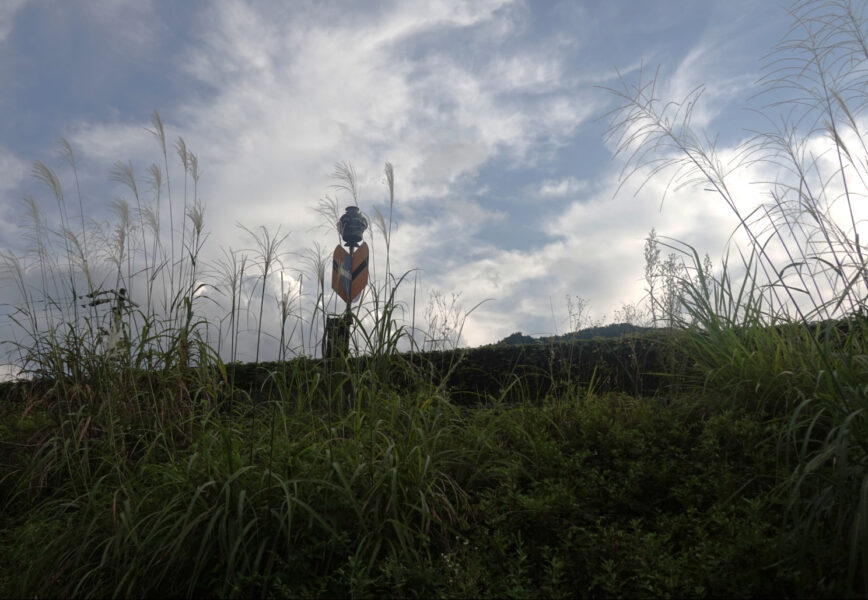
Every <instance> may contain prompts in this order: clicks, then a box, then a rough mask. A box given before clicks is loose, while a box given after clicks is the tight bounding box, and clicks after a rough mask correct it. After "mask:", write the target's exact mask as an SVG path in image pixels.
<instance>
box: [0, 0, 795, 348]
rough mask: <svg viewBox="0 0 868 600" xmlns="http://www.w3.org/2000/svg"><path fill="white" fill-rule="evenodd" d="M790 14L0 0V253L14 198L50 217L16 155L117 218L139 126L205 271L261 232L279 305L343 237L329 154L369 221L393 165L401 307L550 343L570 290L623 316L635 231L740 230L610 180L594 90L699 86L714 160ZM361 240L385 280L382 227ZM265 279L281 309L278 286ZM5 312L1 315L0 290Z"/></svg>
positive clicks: (71, 197) (693, 201)
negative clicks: (328, 206) (316, 253)
mask: <svg viewBox="0 0 868 600" xmlns="http://www.w3.org/2000/svg"><path fill="white" fill-rule="evenodd" d="M791 23H792V19H791V17H790V15H789V14H788V11H787V4H786V3H782V2H776V1H762V2H757V1H756V0H728V1H727V2H697V1H694V0H658V1H654V2H649V1H647V0H636V1H631V0H623V1H622V0H617V1H610V2H597V1H585V2H578V1H577V2H554V1H552V2H546V1H533V2H530V1H509V0H492V1H486V0H479V1H475V2H463V1H457V0H456V1H431V0H425V1H422V2H409V1H400V2H373V1H369V2H368V1H366V2H320V1H315V2H314V1H311V2H305V1H268V0H262V1H252V2H243V1H239V0H232V1H223V0H214V1H208V2H205V1H201V2H200V1H194V0H191V1H185V2H176V1H174V0H130V1H127V0H75V1H68V2H57V1H47V0H0V114H2V115H3V117H2V119H0V250H2V251H3V252H5V253H13V254H15V255H16V256H25V255H27V253H28V252H30V253H31V254H32V250H33V247H32V246H33V244H32V243H31V242H32V240H30V241H28V240H29V238H28V237H27V235H25V233H24V232H25V231H26V230H27V223H28V221H27V210H26V208H25V204H24V203H23V200H22V199H23V198H25V197H26V196H32V197H33V198H34V199H35V200H36V201H37V202H38V203H39V206H40V207H41V208H42V210H43V211H44V213H45V215H46V219H47V220H48V221H49V222H52V219H54V221H53V222H55V223H56V222H57V219H58V216H57V208H56V202H55V200H54V197H53V196H52V195H51V193H50V192H49V190H48V189H47V188H46V186H45V185H44V184H43V183H42V182H40V181H39V180H38V179H36V178H34V177H33V176H32V173H31V171H32V165H33V164H34V162H35V161H42V162H44V163H45V164H46V165H48V166H49V167H51V168H52V169H55V170H56V173H57V174H58V176H59V178H60V180H61V181H62V184H63V186H64V189H65V190H66V198H67V202H68V203H69V207H70V208H69V209H68V211H69V214H70V215H71V216H72V215H74V217H71V218H78V212H79V209H78V206H79V205H78V201H77V200H76V199H75V198H76V195H75V193H74V192H75V189H76V188H75V182H74V179H73V176H72V175H73V174H72V173H71V170H70V169H69V168H68V165H67V164H66V163H65V162H64V161H63V160H62V158H61V157H59V156H58V154H57V152H56V150H57V141H58V139H60V138H64V139H65V140H68V142H69V144H70V145H71V147H72V148H73V149H74V151H75V156H76V160H77V169H78V173H77V174H78V177H79V185H80V189H81V199H82V200H81V206H82V208H83V212H84V213H85V215H86V217H87V219H88V221H89V222H92V223H100V222H106V221H110V220H111V219H112V218H113V217H112V215H113V213H112V203H113V202H114V201H115V200H116V199H118V198H122V197H125V198H127V199H129V197H130V192H129V190H128V189H126V188H124V187H123V186H122V185H120V184H119V183H118V182H117V181H114V180H112V178H111V177H110V173H111V172H112V169H113V168H115V166H116V163H117V162H118V161H123V162H127V161H130V163H131V164H132V166H133V168H134V170H135V171H134V173H135V177H136V178H137V181H138V182H139V184H140V186H141V189H142V190H146V189H148V186H147V184H146V183H145V182H146V181H147V179H148V178H147V173H148V168H149V167H150V165H151V164H153V163H159V164H160V165H162V162H163V158H162V155H161V153H160V149H159V147H158V144H157V143H156V140H155V138H154V136H153V135H151V134H149V133H148V131H147V129H151V128H152V127H153V125H152V114H153V111H154V110H157V111H158V112H159V115H160V117H161V118H162V121H163V123H164V126H165V131H166V135H167V138H168V144H169V145H170V148H169V152H170V155H169V160H170V163H171V164H170V170H169V175H170V185H171V186H172V188H173V189H172V193H173V194H174V197H175V201H176V202H178V201H179V200H178V199H179V198H180V197H181V196H182V194H183V181H184V172H183V170H182V168H181V167H180V166H179V164H178V163H179V161H178V160H177V157H176V156H175V155H174V152H173V150H172V147H173V146H174V144H175V140H176V139H177V138H178V137H181V138H183V140H184V142H185V143H186V146H187V147H188V148H189V149H190V150H191V151H193V152H194V153H195V154H196V156H197V157H198V162H199V168H200V171H201V177H200V180H199V183H198V195H199V197H200V198H201V200H202V203H203V205H204V207H205V212H204V215H205V216H204V230H205V231H206V232H207V233H208V237H207V240H206V243H205V245H204V247H203V249H202V253H201V262H202V263H203V264H207V263H209V261H211V262H213V261H215V260H217V259H218V258H220V257H221V256H225V255H226V254H225V253H226V251H227V250H228V249H233V250H236V251H239V252H240V251H243V250H245V249H248V250H249V249H251V248H253V247H254V245H255V244H254V242H253V241H252V239H251V237H250V235H249V234H248V233H246V232H245V231H244V229H243V228H241V227H239V225H242V226H244V227H246V228H247V229H249V230H253V231H261V230H258V229H257V228H259V227H261V226H264V227H266V228H267V229H268V230H269V231H270V232H272V233H274V232H277V231H278V227H279V232H280V235H283V234H289V235H288V237H287V238H286V240H285V243H284V245H283V246H282V250H283V251H284V252H285V254H284V255H282V262H281V265H280V267H279V269H278V270H280V271H281V272H283V273H284V274H285V278H284V289H285V290H294V293H296V294H300V299H299V302H300V305H302V306H303V305H304V303H310V302H311V301H312V298H313V295H314V292H313V290H312V287H311V286H310V284H309V283H307V282H309V281H311V279H312V277H313V275H311V274H310V273H309V272H308V274H307V275H305V276H304V277H302V279H301V282H300V283H299V274H300V273H302V272H304V269H305V263H304V261H303V260H302V259H301V258H300V255H301V254H302V253H303V252H305V251H306V250H308V251H309V250H310V249H311V248H314V247H315V246H314V245H315V244H320V245H321V247H322V248H323V249H324V252H325V253H326V254H330V252H331V249H332V248H333V246H334V244H336V243H337V241H338V239H337V234H336V231H335V230H334V228H331V229H329V228H328V227H327V226H326V227H324V226H323V216H322V215H321V214H320V213H318V212H317V210H316V209H317V206H318V202H319V201H320V200H321V199H323V198H325V197H326V196H330V197H337V199H338V202H339V206H340V209H341V211H342V210H343V208H344V207H345V206H347V205H349V204H351V203H352V199H351V198H350V196H349V195H348V194H347V193H346V192H345V191H343V190H340V189H337V188H334V187H332V186H333V185H334V184H335V183H336V180H335V179H334V178H333V173H334V171H335V165H336V163H340V162H344V163H348V164H350V165H352V167H353V169H354V170H355V172H356V174H357V183H358V189H359V198H358V202H359V206H360V208H361V209H362V211H363V212H365V213H366V214H368V215H373V214H374V211H375V209H378V210H380V211H381V212H382V213H383V214H385V215H388V213H389V196H388V190H387V188H386V186H385V185H384V183H383V180H384V174H383V173H384V171H383V169H384V164H385V163H386V162H389V163H391V164H392V165H393V166H394V174H395V196H394V205H393V207H392V215H393V227H392V239H391V244H390V248H389V255H390V267H391V270H392V272H393V273H396V274H398V275H399V276H400V275H401V274H403V273H408V274H407V277H406V278H405V279H404V282H403V283H402V284H401V292H400V293H401V297H402V298H403V299H404V300H405V301H406V302H407V303H408V306H409V305H411V304H412V297H413V295H414V292H415V297H416V300H415V305H416V317H415V319H414V323H415V325H416V327H417V328H420V329H424V328H425V327H426V324H425V316H426V311H425V307H426V303H427V302H429V301H430V298H431V297H432V296H431V294H432V293H439V294H440V297H441V298H443V299H444V300H445V301H446V304H447V305H451V299H452V298H453V295H456V296H455V297H456V298H457V300H456V302H455V304H454V306H455V308H459V307H460V310H461V311H468V310H470V309H471V308H473V307H475V306H476V307H477V308H476V309H475V310H473V311H472V312H471V313H470V314H469V315H468V317H467V319H466V321H465V322H464V326H463V330H462V343H463V344H466V345H469V346H478V345H481V344H487V343H492V342H496V341H498V340H499V339H502V338H504V337H506V336H507V335H509V334H511V333H513V332H517V331H521V332H523V333H525V334H529V335H534V336H540V335H550V334H554V333H563V332H564V331H565V330H566V329H568V327H569V314H568V305H567V301H566V297H567V295H570V296H571V297H576V296H578V297H581V298H583V299H585V300H586V301H587V302H588V305H589V307H590V308H589V310H590V315H589V316H590V318H591V319H592V320H595V321H600V322H611V321H612V320H613V319H615V318H616V317H617V315H616V311H619V310H620V309H621V308H622V306H623V304H625V303H628V304H629V303H640V306H641V301H642V298H643V296H644V291H643V290H644V287H645V281H644V261H643V246H644V243H645V238H646V237H647V235H648V233H649V231H650V230H651V229H652V228H654V229H655V230H656V231H657V233H658V234H659V235H665V236H671V237H673V238H676V239H679V240H683V241H685V242H688V243H690V244H692V245H693V246H695V247H696V249H697V250H698V251H699V252H700V253H701V254H704V253H706V252H707V253H709V254H710V255H711V256H712V257H715V258H717V257H719V256H720V255H721V252H722V251H723V249H724V246H725V244H726V241H727V238H728V236H729V235H730V233H731V232H732V230H733V228H734V226H735V224H736V223H735V221H734V220H733V218H732V216H731V215H730V213H729V212H728V210H727V209H726V207H725V206H723V205H722V203H721V202H720V200H719V199H718V198H717V197H715V196H714V195H713V194H709V193H707V192H705V191H703V189H702V187H701V186H700V187H699V188H690V187H687V188H682V189H679V190H676V191H670V192H669V194H668V195H667V196H666V200H665V202H662V203H661V201H662V199H663V191H664V189H665V188H666V179H665V178H655V179H652V180H650V181H649V182H648V183H647V184H646V185H645V186H642V187H641V189H639V188H640V184H641V183H642V177H641V174H640V176H639V177H638V178H634V179H631V180H629V181H627V182H626V183H624V184H623V185H621V183H622V182H621V180H620V179H619V175H620V173H621V171H622V169H623V167H624V158H623V156H622V155H616V150H617V145H616V143H615V142H614V141H613V140H611V139H607V137H606V132H607V129H608V127H609V125H610V117H611V111H612V110H613V109H614V108H615V107H616V106H617V105H618V103H619V100H618V98H617V97H616V95H615V94H613V93H612V91H611V89H619V88H622V87H623V85H624V84H627V85H632V84H634V83H635V82H636V80H637V78H638V77H640V73H644V77H645V78H646V80H647V78H648V77H650V76H651V75H653V74H654V73H655V72H656V73H657V75H656V77H657V93H658V95H659V96H660V97H661V98H663V99H671V100H679V99H681V98H683V97H685V95H687V94H688V93H690V92H691V91H692V90H694V89H695V88H696V87H697V86H701V85H704V86H705V87H704V90H703V93H702V96H701V100H700V103H699V104H698V105H697V107H696V108H695V113H694V120H693V122H694V125H695V126H696V127H697V128H698V130H699V131H701V132H704V133H706V134H708V135H709V137H710V138H711V139H716V140H717V145H718V148H719V149H720V150H721V152H722V154H726V153H727V152H728V151H729V149H731V148H734V147H735V146H736V145H737V144H738V143H739V142H741V141H743V140H744V139H746V138H747V137H748V136H749V135H750V133H749V130H751V129H752V128H755V127H758V126H759V125H758V123H759V122H760V121H759V117H758V116H757V114H756V113H755V112H752V111H751V109H752V108H757V107H762V106H763V100H758V99H757V98H756V96H755V95H756V93H757V92H758V91H759V90H760V85H759V84H758V81H759V80H760V79H761V78H762V76H763V73H764V71H763V69H764V64H766V63H767V61H764V60H763V57H764V56H766V55H767V54H768V53H769V51H770V50H771V49H772V47H773V45H774V44H775V43H776V42H777V41H778V40H779V39H780V38H781V37H782V36H783V35H784V34H785V33H786V31H787V29H788V28H789V27H790V25H791ZM164 179H165V178H164ZM741 183H743V184H744V185H745V186H747V185H748V184H749V182H746V181H745V182H741ZM163 186H166V182H165V180H164V182H163ZM745 189H748V188H745ZM142 193H143V196H144V197H148V198H150V197H151V196H152V195H153V194H152V192H151V191H148V192H145V191H143V192H142ZM161 193H162V194H163V196H164V197H165V195H166V194H167V193H168V189H167V188H165V189H162V191H161ZM748 193H749V192H748ZM149 194H150V195H149ZM162 207H163V208H162V211H163V212H165V210H166V202H165V200H164V201H163V205H162ZM161 218H165V214H163V215H162V216H161ZM369 233H371V235H370V236H369V237H368V238H367V239H368V243H369V244H371V245H372V247H373V254H374V265H373V267H374V268H373V271H372V273H371V275H372V281H373V283H374V284H375V285H382V284H383V281H384V271H385V266H384V254H385V249H384V243H383V236H382V235H381V234H380V233H379V232H378V231H376V228H374V227H373V226H372V227H371V228H370V232H369ZM249 251H250V252H251V256H252V253H253V251H252V250H249ZM206 271H207V270H203V273H205V272H206ZM329 271H330V268H329ZM251 272H252V271H251ZM34 277H35V275H34ZM203 277H204V275H203ZM305 277H307V279H306V280H305ZM329 278H330V272H328V273H327V279H329ZM293 282H294V283H293ZM214 285H215V286H216V284H214ZM251 285H252V284H251ZM327 285H328V281H327ZM293 286H295V287H293ZM305 286H307V287H305ZM213 289H214V293H212V294H210V296H212V297H216V296H217V295H218V291H219V290H217V289H216V287H215V288H213ZM251 289H253V288H251ZM266 289H267V292H268V294H267V303H268V304H269V305H275V304H276V298H277V297H279V295H280V281H279V279H277V278H274V279H271V280H270V282H269V284H268V287H267V288H266ZM206 291H207V288H206ZM0 296H2V298H0V300H2V301H3V305H4V307H5V314H4V311H2V310H0V319H2V318H3V317H4V316H5V318H7V319H8V318H9V316H10V315H14V304H15V299H14V293H13V286H8V285H7V286H4V288H3V289H2V291H0ZM251 298H257V296H255V295H254V296H251ZM480 302H482V304H479V303H480ZM330 303H331V304H330V307H331V308H333V309H335V310H340V309H341V307H342V303H341V302H339V301H338V300H337V299H336V298H335V297H334V296H332V297H330ZM477 305H478V306H477ZM430 306H431V307H432V308H434V309H435V310H434V312H436V308H437V307H436V305H434V304H431V305H430ZM308 313H309V309H308ZM429 313H430V311H429ZM441 313H442V307H441ZM302 314H305V313H304V310H303V311H302ZM405 314H408V313H405ZM407 320H408V321H409V320H411V318H410V317H407ZM266 321H271V322H275V319H274V318H271V317H269V318H268V319H266ZM266 326H268V324H267V323H266ZM0 331H3V329H0ZM5 331H6V332H7V334H6V335H7V336H8V335H10V334H9V333H8V332H9V331H11V330H10V329H9V328H8V327H7V329H6V330H5ZM272 334H274V331H273V330H272ZM273 337H276V334H274V336H273ZM273 337H272V338H271V339H273ZM245 339H247V340H248V341H247V342H245V343H246V344H247V347H248V348H250V347H252V346H250V344H252V343H253V337H252V336H247V338H245Z"/></svg>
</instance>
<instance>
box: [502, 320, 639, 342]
mask: <svg viewBox="0 0 868 600" xmlns="http://www.w3.org/2000/svg"><path fill="white" fill-rule="evenodd" d="M651 329H653V327H639V326H638V325H630V324H629V323H610V324H609V325H599V326H596V327H588V328H586V329H580V330H579V331H572V332H570V333H565V334H563V335H549V336H543V337H538V338H535V337H532V336H529V335H524V334H523V333H522V332H520V331H517V332H515V333H513V334H511V335H508V336H506V337H505V338H503V339H502V340H500V341H499V342H497V343H496V344H495V345H501V344H504V345H507V346H520V345H523V344H550V343H553V342H572V341H576V340H591V339H594V338H602V339H612V338H619V337H623V336H625V335H629V334H634V333H644V332H646V331H649V330H651Z"/></svg>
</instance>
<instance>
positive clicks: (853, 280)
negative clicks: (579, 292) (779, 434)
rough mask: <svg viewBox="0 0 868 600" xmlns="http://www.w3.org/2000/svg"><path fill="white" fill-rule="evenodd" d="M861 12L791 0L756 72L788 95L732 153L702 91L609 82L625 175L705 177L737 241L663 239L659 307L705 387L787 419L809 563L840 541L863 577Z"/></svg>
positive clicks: (865, 430) (865, 286)
mask: <svg viewBox="0 0 868 600" xmlns="http://www.w3.org/2000/svg"><path fill="white" fill-rule="evenodd" d="M863 9H864V7H863V5H861V4H854V3H852V2H847V1H843V0H842V1H840V2H839V1H832V2H819V3H818V2H802V3H797V4H796V5H795V7H794V8H793V9H792V11H791V13H792V17H793V26H792V28H791V30H790V31H789V33H788V34H787V36H786V37H785V38H784V39H783V40H782V41H781V42H780V43H779V44H778V45H777V46H776V47H775V49H774V51H773V52H772V53H771V54H770V55H769V57H768V60H767V63H766V64H767V75H766V76H765V77H764V79H763V82H762V83H763V84H764V85H765V86H766V89H768V90H769V91H771V92H773V93H775V94H776V96H777V97H779V96H780V95H787V99H785V100H778V101H776V102H775V103H773V104H771V105H769V106H768V107H767V110H768V111H769V115H770V116H769V122H770V123H771V124H772V125H773V128H772V130H771V131H769V132H768V133H762V134H759V135H757V136H755V137H753V138H752V139H750V140H748V141H747V142H746V143H745V144H743V145H742V146H741V147H740V148H739V149H738V150H737V151H736V152H735V153H733V155H734V157H735V158H734V159H733V160H732V161H731V162H729V163H726V162H725V161H724V160H723V158H722V157H721V156H720V155H719V154H718V153H717V151H716V149H715V146H714V144H713V143H711V142H707V141H705V139H706V138H703V136H702V135H701V132H698V131H697V130H696V128H695V127H694V126H693V124H692V122H691V117H692V114H693V111H694V110H695V107H696V105H697V102H698V101H699V99H700V96H701V93H702V88H697V89H696V90H694V91H693V92H692V93H691V94H690V95H688V96H687V97H686V98H684V99H683V100H681V101H678V102H665V101H662V100H661V99H660V98H659V97H658V91H657V90H658V85H657V83H658V81H657V80H658V78H657V76H656V75H655V76H654V77H652V78H651V79H650V80H649V79H645V78H644V76H642V75H640V78H639V80H638V81H637V82H635V83H632V84H631V83H628V82H626V81H624V82H622V83H623V87H622V88H621V89H617V90H612V91H613V93H614V94H615V95H616V96H617V97H618V98H619V99H621V100H622V101H623V104H622V105H621V106H620V107H619V108H618V109H617V110H616V111H614V112H613V118H612V122H611V128H610V136H611V138H612V139H614V140H615V141H616V142H617V144H618V148H619V153H621V154H623V155H624V156H625V163H624V164H625V167H624V171H623V176H624V177H625V178H627V177H630V176H632V175H636V174H641V175H643V176H644V177H648V178H655V177H659V176H667V175H668V177H669V182H668V185H667V189H671V188H678V187H682V186H693V185H697V186H701V187H703V188H705V189H706V190H708V191H711V192H713V193H714V194H715V195H716V196H717V197H718V198H719V199H720V200H721V201H722V202H724V203H725V204H726V205H727V206H728V207H729V209H730V212H731V214H732V215H733V216H734V218H735V220H736V222H737V226H736V230H735V231H734V236H733V237H734V238H740V239H742V240H744V242H743V243H742V244H741V245H738V246H737V247H735V248H734V249H731V250H730V251H728V252H727V255H726V258H724V259H723V260H722V262H721V264H720V267H719V269H717V270H716V272H712V270H710V269H709V267H708V265H707V264H705V263H704V261H701V260H700V258H699V256H698V254H697V252H696V251H695V250H694V249H693V248H691V247H690V246H688V245H686V244H681V243H679V242H677V241H675V240H669V241H668V242H665V245H668V246H669V247H670V248H672V249H675V250H678V251H679V252H681V253H682V255H683V256H684V257H685V264H686V266H687V269H686V271H685V272H684V274H683V275H682V276H680V277H679V279H680V285H681V291H682V305H681V306H679V307H677V311H676V310H673V309H672V308H670V309H669V311H668V317H669V318H670V319H672V320H673V321H674V322H676V323H677V324H678V325H679V327H680V328H681V329H682V330H684V331H685V332H686V333H687V337H686V338H685V339H686V342H682V343H687V344H689V347H690V350H691V353H692V355H693V356H694V357H695V358H696V360H697V363H698V365H699V367H700V368H701V370H702V372H703V374H704V383H705V385H706V389H708V390H716V391H719V392H722V393H723V394H724V395H725V397H726V398H728V399H729V401H730V402H733V403H740V404H742V405H746V406H749V407H752V409H754V410H759V411H763V412H765V413H766V414H771V415H776V416H778V417H779V418H782V419H786V420H787V422H788V427H787V430H786V431H787V434H786V436H785V437H784V439H781V440H780V448H781V451H782V457H783V458H785V459H786V460H787V462H788V464H789V465H791V469H792V471H791V476H790V479H789V485H788V488H787V489H788V493H789V499H788V503H787V506H788V514H789V515H790V517H791V518H792V531H793V532H794V535H795V540H796V544H797V545H798V546H799V547H801V548H802V550H803V557H804V558H805V559H806V560H808V558H809V557H811V555H812V551H811V548H812V547H819V546H818V541H819V540H823V541H825V542H828V543H830V544H833V545H834V544H837V545H840V546H846V547H847V548H848V549H849V562H848V564H847V565H846V567H845V569H846V575H847V577H848V579H849V581H850V583H851V585H854V586H855V585H857V580H858V584H859V585H861V586H862V589H865V586H866V585H868V525H866V524H868V422H866V415H865V409H866V407H868V404H866V403H868V386H866V385H865V382H866V381H868V361H866V359H865V357H866V355H868V349H866V346H865V344H866V333H868V321H866V319H865V304H866V298H868V272H866V267H868V265H866V260H865V252H866V248H865V245H864V231H863V230H864V221H863V220H862V219H864V210H863V208H862V205H863V204H864V191H865V187H866V185H865V184H866V176H868V160H866V159H868V148H866V146H865V142H864V140H865V137H864V132H863V130H862V129H863V126H864V123H865V114H864V110H865V107H866V101H868V95H866V90H868V87H866V83H868V81H866V73H868V71H866V69H865V68H864V65H865V64H866V63H868V46H866V44H865V39H866V37H865V34H866V32H868V24H866V21H865V18H864V14H863ZM771 115H774V116H771ZM775 125H776V126H775ZM742 170H747V171H752V172H753V173H772V179H771V180H769V179H764V181H760V182H757V183H758V184H760V185H762V186H764V195H765V196H766V197H768V198H770V201H765V202H761V201H760V200H759V199H756V198H742V197H738V196H737V195H736V192H735V191H734V189H735V188H734V187H732V186H731V183H732V182H733V180H734V179H735V178H736V177H738V176H739V173H740V172H741V171H742ZM761 177H765V176H764V175H761ZM757 187H759V185H758V186H757ZM736 256H737V258H736V259H734V257H736ZM682 310H683V312H682ZM820 545H822V544H820ZM823 547H827V546H823ZM814 558H816V557H814ZM811 560H813V559H811ZM806 564H807V563H806Z"/></svg>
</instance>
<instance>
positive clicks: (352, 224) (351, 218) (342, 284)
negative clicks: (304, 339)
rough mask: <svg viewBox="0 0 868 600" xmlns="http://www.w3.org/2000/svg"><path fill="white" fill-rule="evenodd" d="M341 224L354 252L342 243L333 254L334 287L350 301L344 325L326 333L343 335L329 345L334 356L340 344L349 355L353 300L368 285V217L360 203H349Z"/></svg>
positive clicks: (346, 239)
mask: <svg viewBox="0 0 868 600" xmlns="http://www.w3.org/2000/svg"><path fill="white" fill-rule="evenodd" d="M337 226H338V231H339V232H340V234H341V238H342V239H343V241H344V243H345V244H346V246H347V247H348V248H349V249H350V251H349V252H347V251H346V250H344V249H343V248H341V245H340V244H338V245H337V246H336V247H335V251H334V254H333V255H332V289H333V290H334V291H335V292H337V294H338V296H340V297H341V298H343V300H344V301H345V302H346V303H347V309H346V312H345V314H344V325H343V326H342V327H330V328H329V329H330V331H327V332H326V336H331V337H334V336H335V335H336V334H337V333H338V331H340V335H338V336H337V337H339V338H340V341H339V342H338V340H334V339H332V340H329V341H330V342H331V343H329V344H327V347H328V348H330V349H331V350H330V352H329V355H330V356H331V355H333V354H334V353H335V351H337V349H338V347H341V348H342V349H343V351H344V353H345V354H346V353H348V352H349V342H350V339H349V328H350V324H351V323H352V320H353V312H352V305H353V300H354V299H355V298H356V297H358V295H359V294H361V292H362V290H363V289H365V286H366V285H367V284H368V245H367V244H366V243H365V242H362V235H363V234H364V232H365V229H367V228H368V221H367V219H365V217H363V216H362V214H361V212H360V211H359V207H358V206H348V207H347V209H346V212H345V213H344V214H343V216H341V218H340V220H339V221H338V223H337ZM360 242H361V245H360V244H359V243H360ZM330 321H338V319H337V318H335V319H333V320H332V319H330ZM335 325H337V323H335ZM338 344H339V346H338Z"/></svg>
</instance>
